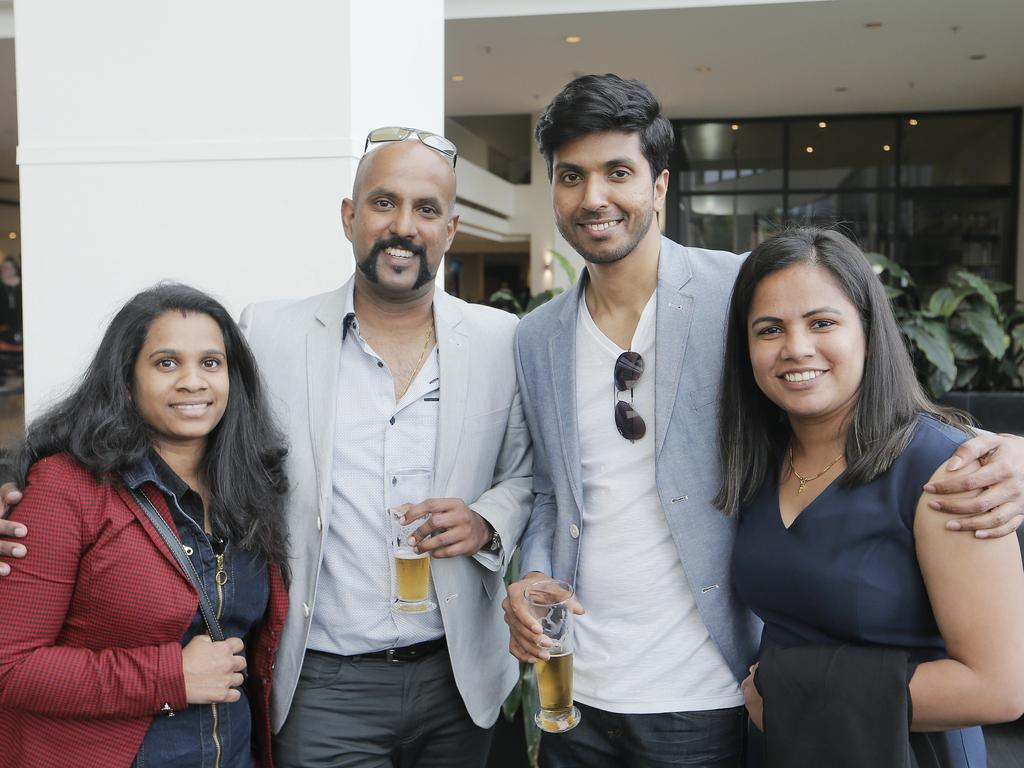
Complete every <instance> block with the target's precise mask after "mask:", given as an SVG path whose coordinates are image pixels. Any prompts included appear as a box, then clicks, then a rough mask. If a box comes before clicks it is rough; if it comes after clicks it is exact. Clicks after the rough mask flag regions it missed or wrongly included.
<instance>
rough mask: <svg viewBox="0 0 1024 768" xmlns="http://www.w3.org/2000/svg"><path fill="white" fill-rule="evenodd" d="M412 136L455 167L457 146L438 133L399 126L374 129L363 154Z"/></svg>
mask: <svg viewBox="0 0 1024 768" xmlns="http://www.w3.org/2000/svg"><path fill="white" fill-rule="evenodd" d="M410 136H415V137H416V138H417V139H419V140H420V143H421V144H424V145H426V146H428V147H430V148H431V149H432V150H434V151H435V152H440V153H441V154H442V155H444V156H445V157H447V158H448V159H449V160H451V161H452V168H454V167H455V161H456V160H458V158H459V151H458V149H457V148H456V147H455V145H454V144H453V143H452V142H451V141H450V140H449V139H446V138H445V137H444V136H440V135H438V134H436V133H430V131H421V130H420V129H419V128H402V127H400V126H397V125H391V126H388V127H386V128H374V129H373V130H372V131H370V133H369V134H368V135H367V136H366V144H365V145H364V146H363V152H365V151H366V150H368V149H369V148H370V147H372V146H375V145H377V144H387V143H389V142H393V141H405V140H406V139H408V138H409V137H410Z"/></svg>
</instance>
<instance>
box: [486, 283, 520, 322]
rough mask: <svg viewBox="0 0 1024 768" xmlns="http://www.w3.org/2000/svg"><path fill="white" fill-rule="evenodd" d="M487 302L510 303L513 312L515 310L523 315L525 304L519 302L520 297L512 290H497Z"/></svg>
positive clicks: (492, 303)
mask: <svg viewBox="0 0 1024 768" xmlns="http://www.w3.org/2000/svg"><path fill="white" fill-rule="evenodd" d="M487 303H488V304H491V305H492V306H493V305H494V304H506V305H509V306H511V307H512V311H513V312H515V313H516V314H517V315H519V316H520V317H522V316H523V305H522V304H520V303H519V301H518V299H516V297H515V296H514V295H512V292H511V291H506V290H504V289H502V290H500V291H495V292H494V293H492V294H491V298H489V299H488V300H487ZM502 309H504V307H502Z"/></svg>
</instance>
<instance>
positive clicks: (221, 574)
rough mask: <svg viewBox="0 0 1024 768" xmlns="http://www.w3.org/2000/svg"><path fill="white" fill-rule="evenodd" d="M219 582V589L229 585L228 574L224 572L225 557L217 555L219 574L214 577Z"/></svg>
mask: <svg viewBox="0 0 1024 768" xmlns="http://www.w3.org/2000/svg"><path fill="white" fill-rule="evenodd" d="M214 578H215V579H216V581H217V586H218V587H223V586H224V585H225V584H227V583H228V572H227V571H226V570H224V555H223V554H220V555H217V574H216V576H215V577H214Z"/></svg>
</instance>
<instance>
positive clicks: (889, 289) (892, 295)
mask: <svg viewBox="0 0 1024 768" xmlns="http://www.w3.org/2000/svg"><path fill="white" fill-rule="evenodd" d="M904 293H905V291H902V290H901V289H899V288H896V287H895V286H892V285H887V286H885V295H886V296H888V297H889V300H890V301H891V300H892V299H898V298H899V297H900V296H902V295H903V294H904Z"/></svg>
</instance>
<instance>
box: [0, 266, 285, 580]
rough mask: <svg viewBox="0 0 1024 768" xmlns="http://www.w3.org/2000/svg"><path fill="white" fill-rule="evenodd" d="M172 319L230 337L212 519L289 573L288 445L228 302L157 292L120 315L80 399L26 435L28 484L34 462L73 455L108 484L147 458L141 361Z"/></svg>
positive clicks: (182, 289) (79, 390) (213, 454)
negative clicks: (178, 315) (137, 398)
mask: <svg viewBox="0 0 1024 768" xmlns="http://www.w3.org/2000/svg"><path fill="white" fill-rule="evenodd" d="M168 312H197V313H201V314H204V315H207V316H209V317H210V318H212V319H213V321H214V322H216V323H217V325H218V326H220V330H221V333H223V335H224V351H225V353H226V354H227V361H228V385H229V395H228V402H227V407H226V408H225V411H224V416H223V418H221V420H220V423H219V424H218V425H217V426H216V428H214V430H213V431H212V432H211V433H210V435H209V437H208V439H207V444H206V453H205V456H204V457H203V471H204V476H205V480H206V482H207V485H208V493H209V500H208V503H209V507H210V509H209V512H210V516H211V518H212V519H213V520H214V521H215V522H216V523H217V526H218V529H220V530H223V531H224V532H225V533H227V535H228V536H229V537H230V539H231V541H233V542H234V543H235V544H237V545H238V546H240V547H242V548H243V549H246V550H249V551H251V552H255V553H257V554H260V555H262V556H263V557H265V558H266V559H267V560H269V561H270V562H272V563H276V564H278V565H279V566H281V568H282V569H284V570H285V571H287V563H288V536H287V528H286V526H285V520H284V496H285V493H286V491H287V490H288V482H287V478H286V476H285V472H284V459H285V455H286V454H287V449H286V447H285V442H284V438H283V436H282V435H281V433H280V431H279V430H278V428H277V426H276V425H275V423H274V420H273V417H272V416H271V413H270V406H269V404H268V402H267V398H266V395H265V394H264V391H263V384H262V381H261V380H260V376H259V371H258V369H257V367H256V360H255V359H254V358H253V355H252V352H251V351H250V350H249V345H248V344H247V343H246V342H245V338H244V337H243V336H242V332H241V331H240V330H239V328H238V325H237V324H236V323H235V321H234V320H232V319H231V315H229V314H228V312H227V310H226V309H224V307H223V306H222V305H221V304H220V303H219V302H218V301H216V300H215V299H213V298H211V297H210V296H207V295H206V294H205V293H203V292H202V291H198V290H196V289H195V288H190V287H189V286H187V285H180V284H176V283H162V284H160V285H157V286H154V287H153V288H149V289H147V290H145V291H143V292H142V293H140V294H138V295H137V296H135V297H134V298H132V299H131V300H130V301H129V302H128V303H127V304H125V305H124V306H123V307H122V308H121V309H120V311H118V313H117V314H116V315H115V316H114V319H113V320H111V321H110V325H109V326H107V330H106V333H104V334H103V340H102V341H101V342H100V346H99V349H97V350H96V355H95V356H94V357H93V359H92V362H91V363H90V364H89V367H88V368H87V369H86V370H85V373H84V374H83V375H82V378H81V379H80V380H79V382H78V384H77V385H76V386H75V388H74V390H73V391H72V392H71V394H69V395H68V396H67V397H65V398H64V399H62V400H61V401H60V402H58V403H56V404H55V405H53V406H52V407H51V408H49V409H48V410H47V411H46V412H45V413H44V414H43V415H41V416H40V417H39V418H37V419H36V420H35V421H33V422H32V423H31V424H30V425H29V427H28V429H27V430H26V435H25V442H24V444H23V445H22V448H21V449H20V451H19V453H18V456H17V460H16V461H17V463H16V466H17V468H18V477H19V482H20V485H21V487H22V488H24V487H25V483H26V478H27V475H28V470H29V468H30V466H31V465H32V463H33V462H35V461H37V460H39V459H41V458H43V457H45V456H51V455H53V454H55V453H61V452H66V453H69V454H70V455H71V456H73V457H74V458H75V460H76V461H78V463H79V464H81V465H82V466H83V467H85V468H86V469H88V470H89V471H90V472H92V473H93V474H94V475H95V476H96V477H98V478H101V479H105V480H109V479H112V478H113V477H115V476H116V475H117V473H119V472H121V471H123V470H126V469H129V468H131V467H134V466H136V465H137V464H138V463H139V462H140V461H142V459H143V458H144V457H145V456H146V455H147V453H148V452H149V450H150V449H151V447H152V445H153V440H152V435H151V432H150V429H149V426H148V425H147V424H146V422H145V421H143V419H142V417H141V416H140V415H139V412H138V411H137V410H136V408H135V406H134V404H133V403H132V398H131V391H132V381H133V378H134V370H135V362H136V360H137V358H138V356H139V352H140V350H141V349H142V346H143V344H144V343H145V341H146V336H147V334H148V333H149V328H150V326H151V325H152V323H153V321H154V320H156V319H157V318H158V317H160V316H161V315H164V314H166V313H168Z"/></svg>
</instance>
